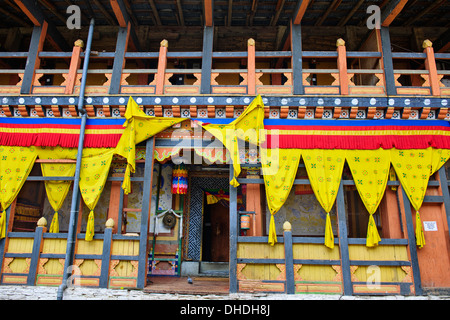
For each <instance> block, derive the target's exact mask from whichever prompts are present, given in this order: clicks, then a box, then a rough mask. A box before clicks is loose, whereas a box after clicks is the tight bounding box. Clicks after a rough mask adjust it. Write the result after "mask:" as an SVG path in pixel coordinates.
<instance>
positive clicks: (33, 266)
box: [27, 217, 47, 286]
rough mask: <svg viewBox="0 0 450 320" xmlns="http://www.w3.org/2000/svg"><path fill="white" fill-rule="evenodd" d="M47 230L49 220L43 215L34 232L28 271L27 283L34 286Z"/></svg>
mask: <svg viewBox="0 0 450 320" xmlns="http://www.w3.org/2000/svg"><path fill="white" fill-rule="evenodd" d="M46 231H47V220H46V219H45V218H44V217H42V218H41V219H39V221H38V222H37V227H36V231H35V232H34V241H33V249H32V251H31V261H30V270H29V272H28V278H27V285H28V286H34V285H35V283H36V275H37V271H38V268H39V259H40V256H41V252H42V245H43V241H42V240H43V237H44V233H45V232H46Z"/></svg>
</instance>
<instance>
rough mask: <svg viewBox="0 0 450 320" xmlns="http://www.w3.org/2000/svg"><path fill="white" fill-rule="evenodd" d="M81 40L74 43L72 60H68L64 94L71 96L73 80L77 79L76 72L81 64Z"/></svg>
mask: <svg viewBox="0 0 450 320" xmlns="http://www.w3.org/2000/svg"><path fill="white" fill-rule="evenodd" d="M83 46H84V43H83V40H77V41H75V45H74V47H73V50H72V58H71V59H70V66H69V74H68V76H67V80H66V88H65V89H64V94H73V88H74V86H75V80H76V78H77V72H78V69H79V68H80V64H81V58H80V55H81V51H83Z"/></svg>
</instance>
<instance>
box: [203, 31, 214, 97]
mask: <svg viewBox="0 0 450 320" xmlns="http://www.w3.org/2000/svg"><path fill="white" fill-rule="evenodd" d="M213 40H214V27H213V26H205V29H204V30H203V51H202V81H201V85H200V93H201V94H208V93H211V69H212V53H213Z"/></svg>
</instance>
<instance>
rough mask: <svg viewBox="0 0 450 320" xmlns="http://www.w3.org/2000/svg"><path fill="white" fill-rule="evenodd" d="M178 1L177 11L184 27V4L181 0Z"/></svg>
mask: <svg viewBox="0 0 450 320" xmlns="http://www.w3.org/2000/svg"><path fill="white" fill-rule="evenodd" d="M176 1H177V11H178V17H179V18H180V25H181V26H182V27H184V15H183V6H182V5H181V0H176Z"/></svg>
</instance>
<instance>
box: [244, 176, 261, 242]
mask: <svg viewBox="0 0 450 320" xmlns="http://www.w3.org/2000/svg"><path fill="white" fill-rule="evenodd" d="M247 178H248V179H259V178H260V176H259V175H254V174H247ZM246 204H247V208H246V210H247V211H253V212H255V214H253V215H251V216H252V224H251V225H250V230H249V235H250V236H253V237H260V236H262V235H263V219H262V215H263V213H262V208H261V185H260V184H259V183H248V184H247V201H246Z"/></svg>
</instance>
